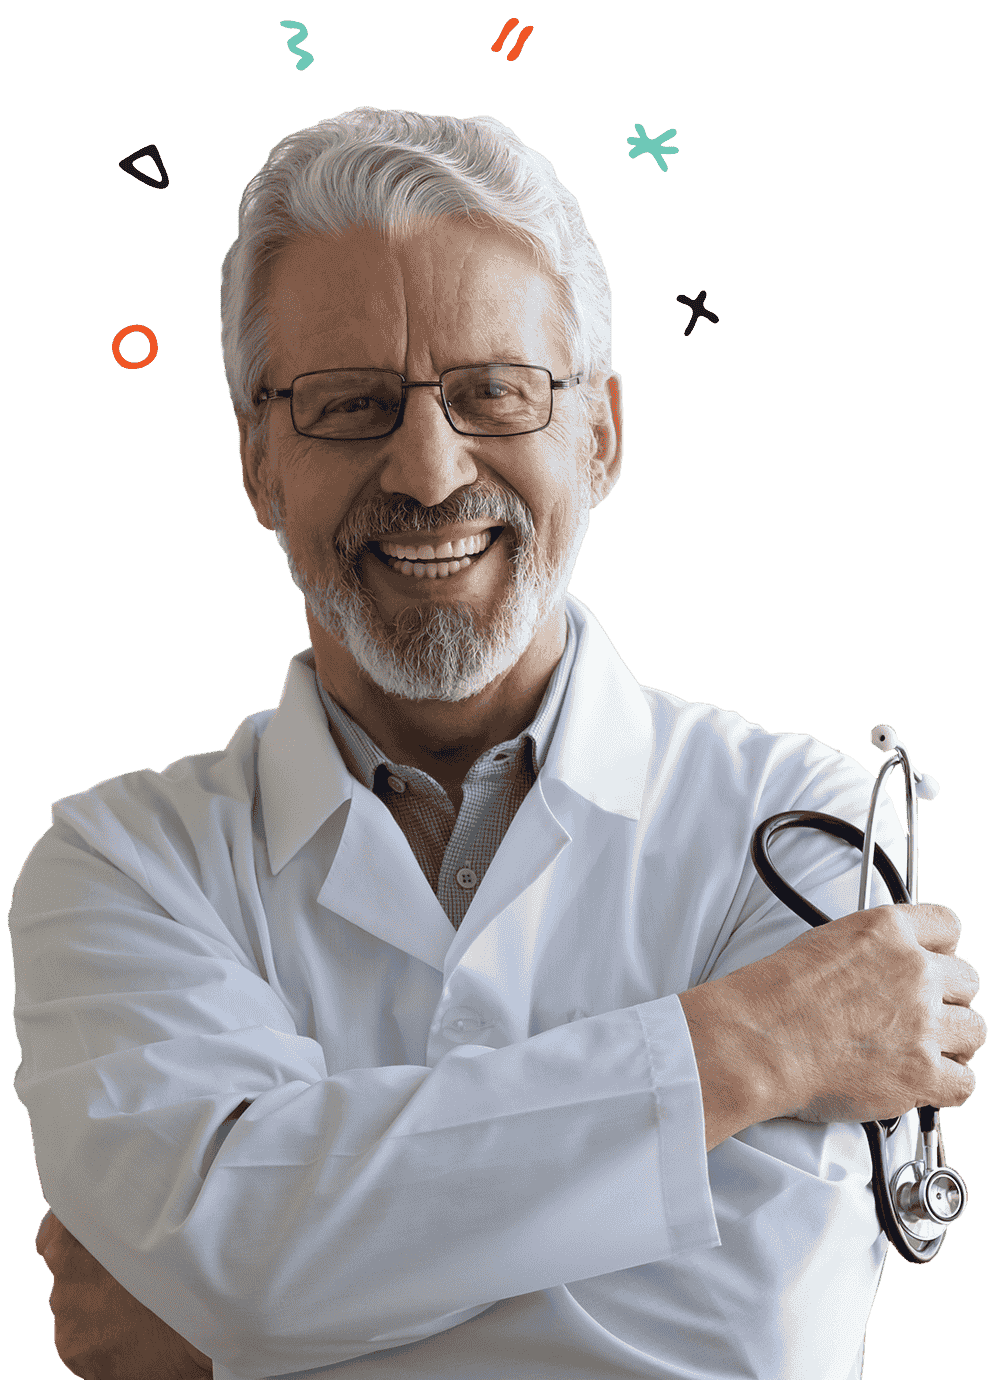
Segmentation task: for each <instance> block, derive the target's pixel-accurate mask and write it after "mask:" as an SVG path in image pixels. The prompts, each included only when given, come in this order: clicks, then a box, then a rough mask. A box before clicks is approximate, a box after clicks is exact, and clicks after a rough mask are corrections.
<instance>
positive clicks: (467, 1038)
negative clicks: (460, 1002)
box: [441, 1006, 493, 1045]
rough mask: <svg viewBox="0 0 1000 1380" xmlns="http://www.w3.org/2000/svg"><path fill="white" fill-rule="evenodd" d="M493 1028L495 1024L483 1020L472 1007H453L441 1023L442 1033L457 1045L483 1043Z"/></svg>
mask: <svg viewBox="0 0 1000 1380" xmlns="http://www.w3.org/2000/svg"><path fill="white" fill-rule="evenodd" d="M492 1028H493V1022H492V1021H485V1020H483V1017H482V1015H481V1014H480V1013H479V1012H478V1011H477V1010H476V1009H475V1008H474V1007H472V1006H453V1007H452V1008H451V1010H450V1011H448V1012H447V1013H446V1015H445V1018H444V1020H443V1021H442V1023H441V1033H442V1034H443V1035H444V1036H445V1038H446V1039H448V1040H451V1041H452V1043H454V1044H457V1045H460V1044H472V1043H477V1042H481V1041H482V1039H483V1037H484V1036H485V1034H486V1033H487V1031H489V1030H492Z"/></svg>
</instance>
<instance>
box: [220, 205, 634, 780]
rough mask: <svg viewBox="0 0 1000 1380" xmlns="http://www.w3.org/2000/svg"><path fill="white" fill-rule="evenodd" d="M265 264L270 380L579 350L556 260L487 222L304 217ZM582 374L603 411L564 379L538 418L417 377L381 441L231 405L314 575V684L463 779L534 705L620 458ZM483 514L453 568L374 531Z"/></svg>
mask: <svg viewBox="0 0 1000 1380" xmlns="http://www.w3.org/2000/svg"><path fill="white" fill-rule="evenodd" d="M270 278H271V283H270V286H271V297H270V301H271V304H272V314H271V325H272V329H271V335H270V350H271V358H270V363H269V368H268V371H267V372H268V382H269V384H270V385H271V386H274V387H288V386H289V384H290V383H291V380H292V379H293V378H294V377H295V375H297V374H299V373H306V372H309V371H312V370H316V369H322V368H347V367H350V366H352V365H359V366H360V365H365V366H368V367H374V368H385V369H392V370H394V371H398V372H400V373H403V374H404V375H405V377H406V378H407V379H408V380H410V381H416V380H427V379H433V378H436V377H439V376H440V374H441V373H442V372H443V371H444V370H445V369H447V368H450V367H454V366H455V365H458V364H468V363H473V362H486V361H488V360H497V359H506V360H509V361H511V362H521V363H526V364H541V365H544V366H545V367H547V368H549V369H550V370H551V372H552V374H553V376H554V377H556V378H564V377H567V376H569V375H571V374H572V373H573V372H574V371H573V368H572V363H573V361H572V360H571V358H570V357H569V355H568V352H567V350H566V346H565V340H564V338H563V335H562V326H561V321H560V315H559V310H558V298H557V295H556V294H555V293H554V291H553V289H552V286H551V283H550V280H549V277H548V275H547V274H544V273H542V272H541V271H540V270H539V269H538V267H537V266H536V264H535V262H534V258H533V256H532V255H531V254H530V253H528V251H526V250H524V249H523V248H522V247H520V246H518V245H517V244H515V243H513V242H512V241H511V239H510V237H508V236H504V235H501V234H498V233H497V232H496V231H485V232H484V231H482V230H473V229H471V228H470V227H468V226H467V225H466V224H464V223H463V222H454V221H442V222H439V223H436V224H432V225H426V226H425V227H424V229H423V231H422V232H421V233H419V234H414V235H410V236H408V237H406V238H405V239H404V240H402V241H401V242H400V243H399V245H398V246H393V245H391V244H389V243H388V242H387V241H386V238H385V237H384V236H381V235H380V234H379V233H378V232H375V231H372V230H358V229H355V230H353V231H352V232H350V233H349V234H346V235H343V236H339V237H331V236H325V237H324V236H316V235H314V236H308V237H305V236H304V237H300V238H299V239H298V240H296V241H295V242H294V243H293V244H291V245H290V246H288V247H287V249H286V251H285V253H284V254H282V255H280V256H278V257H277V258H276V259H275V261H274V263H273V265H272V267H271V275H270ZM276 307H280V311H277V310H274V308H276ZM594 383H595V385H596V388H597V392H598V396H600V397H603V402H601V403H600V404H599V405H598V406H597V408H596V409H595V410H596V413H597V417H596V420H592V419H591V417H590V409H588V408H587V407H586V406H585V405H584V404H583V399H582V397H581V395H580V392H579V390H578V389H571V390H565V391H562V392H557V393H556V394H555V395H554V404H553V417H552V421H551V422H550V424H549V426H548V427H547V428H546V429H545V430H544V431H542V432H536V433H532V434H527V435H523V436H516V437H479V436H463V435H459V434H457V433H455V432H454V431H452V429H451V427H450V426H449V424H448V422H447V419H446V415H445V413H444V408H443V405H442V402H441V398H440V394H439V393H437V392H436V391H433V390H431V389H413V390H408V393H407V400H406V411H405V415H404V420H403V423H402V426H401V427H400V428H399V430H398V431H396V432H395V433H394V434H393V435H392V436H390V437H385V438H381V439H379V440H376V441H371V442H355V443H351V442H344V443H333V444H332V443H330V442H324V441H321V440H314V439H309V438H304V437H301V436H299V435H298V434H297V433H296V432H295V431H294V429H293V428H292V426H291V418H290V410H289V405H288V403H287V402H286V401H283V400H281V401H277V402H272V403H271V404H270V405H269V406H268V407H267V408H266V410H265V418H264V420H265V427H264V428H263V429H262V435H261V439H260V443H259V444H258V445H254V444H253V441H254V439H255V438H254V437H253V436H252V435H251V431H250V428H249V426H248V425H247V423H246V420H245V419H241V421H240V431H241V436H242V441H243V444H242V450H243V458H244V478H245V483H246V487H247V491H248V493H249V495H250V497H251V499H252V501H253V502H254V506H255V507H256V509H257V514H258V519H259V520H260V521H261V523H262V524H263V525H264V526H265V527H268V528H270V529H272V530H274V531H275V533H276V535H277V537H278V540H279V542H280V543H281V545H282V547H283V549H284V550H285V553H286V556H287V557H288V560H289V567H290V569H291V571H292V575H293V578H294V579H295V581H296V583H297V584H298V585H299V588H300V589H302V591H303V593H304V594H305V595H306V602H307V619H308V621H309V625H310V632H311V633H312V639H313V647H314V652H315V655H316V662H317V669H318V672H319V674H320V677H321V679H322V681H323V683H324V685H325V686H326V688H327V690H328V691H329V693H330V694H331V695H332V696H333V697H334V698H335V699H337V700H338V701H339V702H340V703H341V704H342V705H343V706H344V708H345V709H347V711H348V712H349V713H350V714H351V715H352V717H354V718H355V719H356V720H357V722H359V723H360V724H361V726H362V727H363V728H365V729H366V731H368V732H369V733H371V734H372V736H374V737H376V739H377V740H378V741H380V742H381V743H382V745H383V747H384V748H385V750H386V751H391V750H392V748H393V747H395V748H396V750H397V751H398V752H399V753H400V755H399V756H398V757H397V758H396V760H399V761H409V762H410V763H411V764H413V765H419V766H423V767H424V768H425V769H427V770H431V771H432V772H434V768H435V767H437V768H438V772H437V773H436V774H438V779H439V780H442V784H448V783H447V782H445V781H444V780H443V778H442V775H441V774H440V772H441V767H442V763H443V762H446V763H447V764H448V771H449V772H450V773H453V775H454V777H455V778H457V779H461V776H464V769H467V767H468V766H469V765H471V761H472V760H475V756H478V755H479V753H480V752H482V751H484V750H485V749H486V748H487V747H488V746H490V745H491V744H492V743H493V742H500V741H503V740H504V739H505V738H507V737H510V736H511V735H512V734H513V733H517V732H520V731H521V730H522V729H523V728H524V727H525V726H526V725H527V724H528V723H529V722H530V721H531V718H532V717H533V714H534V713H535V712H537V708H538V705H539V704H540V703H541V698H542V696H543V694H544V689H545V685H546V684H547V682H548V678H549V676H550V675H551V672H552V670H553V669H554V667H555V664H556V663H557V661H558V659H559V656H560V655H561V652H562V648H563V646H564V642H565V619H564V615H563V610H564V605H565V594H566V588H567V586H568V582H569V578H570V576H571V574H572V569H573V565H574V564H575V560H576V556H577V554H578V551H579V548H580V545H581V543H582V541H583V537H584V535H585V533H586V530H587V525H588V522H589V514H590V509H591V507H593V506H594V505H595V504H596V503H597V502H599V501H600V500H601V499H602V498H603V497H604V496H605V495H606V494H607V493H608V492H609V491H610V489H611V487H612V486H613V483H614V481H615V479H616V478H617V474H618V466H619V463H620V454H619V452H620V444H619V435H620V423H619V418H618V413H617V407H618V391H617V387H618V380H617V378H616V376H614V375H610V376H609V375H603V376H596V377H595V380H594ZM484 522H486V523H488V524H489V525H490V526H491V527H495V526H502V527H503V529H504V530H503V532H502V533H501V535H500V537H499V538H498V539H497V541H496V542H494V544H493V547H492V548H490V549H489V550H487V551H486V552H485V553H484V554H483V555H482V557H480V558H479V560H477V561H475V562H474V563H473V565H472V566H471V567H469V568H468V569H467V570H463V571H462V572H461V573H460V574H458V575H452V576H450V577H448V579H446V580H437V581H432V580H427V579H425V580H419V581H418V580H416V579H406V578H404V577H402V576H399V575H396V574H395V573H394V572H391V571H389V570H388V567H386V566H384V565H383V564H382V563H381V562H380V561H379V560H378V558H377V557H375V556H374V555H372V554H371V552H370V550H368V549H367V547H368V543H370V542H371V541H372V540H373V539H374V538H376V537H378V536H380V535H390V534H392V535H396V534H399V533H405V532H415V531H422V532H424V533H425V534H426V533H428V532H432V531H434V530H436V529H440V528H442V527H443V526H445V525H451V526H452V527H453V528H457V530H456V531H454V535H456V536H457V535H460V534H461V533H462V532H463V531H469V530H474V528H470V526H469V524H477V525H478V526H479V527H481V526H482V525H483V523H484ZM449 535H451V534H449ZM425 539H426V537H425ZM421 544H422V543H421ZM429 764H430V765H429ZM463 768H464V769H463ZM451 784H452V785H453V784H455V781H454V779H452V780H451Z"/></svg>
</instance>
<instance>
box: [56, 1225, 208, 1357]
mask: <svg viewBox="0 0 1000 1380" xmlns="http://www.w3.org/2000/svg"><path fill="white" fill-rule="evenodd" d="M35 1249H36V1250H37V1251H38V1254H39V1255H40V1256H41V1257H42V1259H43V1260H44V1261H45V1263H46V1265H47V1266H48V1267H49V1269H50V1270H51V1271H52V1274H53V1276H54V1282H53V1285H52V1293H51V1294H50V1295H49V1306H50V1308H51V1309H52V1312H53V1313H54V1314H55V1320H56V1326H55V1340H56V1351H57V1352H58V1353H59V1359H60V1360H61V1361H62V1363H63V1365H65V1366H66V1367H67V1368H68V1369H69V1370H71V1371H72V1372H73V1374H74V1375H79V1376H82V1377H83V1380H204V1377H205V1376H206V1375H211V1374H212V1361H211V1358H210V1357H208V1356H206V1355H205V1353H204V1352H203V1351H199V1350H198V1348H197V1347H195V1346H192V1345H191V1343H190V1342H186V1341H185V1340H184V1338H183V1337H182V1336H181V1335H180V1333H179V1332H175V1331H174V1330H173V1328H172V1327H169V1326H168V1325H167V1324H166V1323H165V1322H164V1321H163V1319H162V1318H158V1317H157V1316H156V1314H155V1313H152V1312H150V1310H149V1309H148V1308H147V1307H145V1305H144V1304H141V1303H140V1302H139V1300H138V1299H135V1298H133V1297H132V1295H131V1294H130V1293H129V1292H128V1290H127V1289H125V1288H123V1287H122V1285H120V1284H119V1283H118V1281H117V1280H116V1279H115V1278H114V1276H113V1275H110V1274H108V1272H107V1270H106V1269H105V1268H104V1266H103V1265H101V1264H100V1262H99V1261H97V1260H95V1259H94V1257H93V1256H92V1255H91V1254H90V1252H89V1251H88V1250H87V1249H86V1247H85V1246H81V1244H80V1242H79V1241H77V1239H76V1237H75V1236H72V1235H71V1234H70V1233H69V1232H68V1231H67V1230H66V1228H65V1227H64V1226H63V1224H62V1223H61V1222H60V1221H59V1219H58V1218H57V1217H56V1216H55V1215H54V1214H53V1213H51V1212H50V1213H48V1214H47V1215H46V1216H45V1217H44V1218H43V1219H42V1224H41V1226H40V1227H39V1229H38V1235H37V1236H36V1237H35Z"/></svg>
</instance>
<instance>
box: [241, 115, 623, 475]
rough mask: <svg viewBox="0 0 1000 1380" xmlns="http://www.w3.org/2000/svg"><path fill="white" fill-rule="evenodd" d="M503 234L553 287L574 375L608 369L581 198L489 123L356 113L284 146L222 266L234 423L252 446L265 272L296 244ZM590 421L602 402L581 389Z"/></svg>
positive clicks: (253, 192)
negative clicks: (350, 235) (455, 231)
mask: <svg viewBox="0 0 1000 1380" xmlns="http://www.w3.org/2000/svg"><path fill="white" fill-rule="evenodd" d="M433 216H450V217H453V218H458V219H464V220H467V221H469V222H470V223H471V224H473V225H478V226H483V227H486V228H491V229H495V230H500V231H502V232H505V233H506V234H508V235H509V236H510V237H511V238H512V239H513V240H514V241H516V242H517V243H519V244H521V245H522V246H524V247H525V248H527V249H528V250H529V251H530V252H531V253H532V254H533V256H534V258H535V260H536V262H537V263H538V265H539V267H540V268H541V269H542V270H543V271H544V272H546V273H547V275H548V276H549V277H550V278H551V280H552V282H553V285H554V288H555V290H556V295H557V301H558V303H559V312H560V318H561V320H560V324H561V326H562V329H563V332H564V335H565V338H566V344H567V347H568V349H569V352H570V355H571V357H572V359H573V365H572V369H573V372H575V373H576V372H578V373H582V374H583V375H584V379H585V380H589V379H590V378H591V377H592V376H593V375H594V374H595V373H598V372H607V371H610V369H611V289H610V287H609V284H608V278H607V274H606V273H605V270H604V264H603V263H602V261H601V256H600V254H599V253H598V251H597V247H596V245H595V244H594V242H593V240H592V239H591V238H590V235H589V233H588V232H587V227H586V226H585V225H584V222H583V216H582V215H581V213H580V207H579V204H578V203H577V200H576V198H575V197H574V196H573V195H572V194H571V193H570V192H568V191H567V190H566V188H565V187H564V186H563V185H562V183H561V182H560V181H559V180H558V178H557V177H556V174H555V169H554V168H553V166H552V164H551V163H550V162H549V161H548V159H546V158H543V157H542V155H541V154H539V153H536V152H535V150H534V149H530V148H528V146H527V145H526V144H523V143H522V142H521V141H520V139H518V137H517V135H516V134H515V133H514V132H513V130H510V129H508V128H507V126H506V125H503V124H501V123H500V121H499V120H495V119H493V118H492V117H491V116H488V115H481V116H475V117H473V118H470V119H464V120H462V119H456V118H454V117H452V116H448V115H418V114H415V113H413V112H412V111H407V110H377V109H375V108H373V107H371V106H361V107H359V109H357V110H351V111H348V112H347V113H346V114H344V115H338V116H337V118H336V119H332V120H321V121H320V122H319V124H316V125H312V126H311V127H310V128H308V129H302V130H299V132H298V133H297V134H290V135H289V136H288V138H287V139H283V140H282V141H281V143H280V144H277V145H276V146H275V147H274V148H273V149H272V150H271V153H270V156H269V157H268V160H267V162H266V163H265V164H264V166H263V168H261V170H260V172H259V173H257V175H256V177H254V178H253V179H252V180H251V181H250V183H249V184H248V186H247V188H246V190H245V192H244V193H243V200H242V202H241V203H240V216H239V235H238V236H237V239H236V241H235V243H234V244H233V246H232V247H231V249H230V250H229V253H228V254H227V255H226V257H225V260H224V262H223V265H222V353H223V358H224V360H225V366H226V378H227V379H228V382H229V393H230V396H231V398H232V400H233V407H234V408H235V410H236V415H237V417H239V418H240V420H241V421H243V422H245V423H246V424H247V426H248V428H249V440H250V445H251V449H254V448H256V445H257V444H258V443H259V439H260V435H261V431H262V426H263V406H262V404H259V403H257V402H256V398H257V395H258V391H259V390H260V389H261V388H263V387H266V386H267V383H266V373H267V365H268V358H267V350H268V341H267V331H268V316H267V309H266V293H267V279H268V272H269V268H270V265H271V264H273V262H274V260H275V258H276V257H277V256H278V255H279V254H280V253H281V251H282V249H283V248H284V246H285V245H286V244H287V243H288V242H289V241H290V240H292V239H294V238H295V237H297V236H299V235H303V234H317V233H319V234H334V235H335V234H342V233H344V232H345V231H346V230H348V229H350V228H351V227H352V226H360V227H367V228H371V229H375V230H378V231H379V232H381V233H382V234H384V235H385V236H386V238H387V240H388V241H389V243H390V244H394V243H399V242H401V241H402V240H403V239H405V238H406V236H407V235H408V234H409V233H412V231H413V230H414V229H415V228H418V226H419V224H420V223H421V222H423V221H425V220H426V219H427V218H428V217H433ZM580 394H581V401H582V402H583V404H584V408H585V411H586V412H587V414H588V416H590V415H592V413H593V409H594V408H595V407H596V406H597V405H598V397H597V395H596V394H593V393H592V392H591V390H590V389H589V388H586V387H585V388H582V389H581V390H580Z"/></svg>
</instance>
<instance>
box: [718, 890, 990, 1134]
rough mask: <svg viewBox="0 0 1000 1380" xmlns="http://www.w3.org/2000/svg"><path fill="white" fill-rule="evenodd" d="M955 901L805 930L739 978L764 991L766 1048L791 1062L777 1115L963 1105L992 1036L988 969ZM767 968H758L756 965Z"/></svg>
mask: <svg viewBox="0 0 1000 1380" xmlns="http://www.w3.org/2000/svg"><path fill="white" fill-rule="evenodd" d="M961 928H962V927H961V924H960V922H959V919H958V916H957V915H956V914H955V913H954V911H952V910H949V909H948V908H947V906H936V905H895V906H877V907H875V908H874V909H873V910H867V911H859V912H856V913H855V914H853V915H845V916H844V917H843V918H842V919H840V920H833V921H831V922H830V923H829V924H827V925H821V926H819V927H818V928H816V929H812V930H809V931H807V932H806V933H805V934H801V935H799V936H798V937H797V938H796V939H794V940H793V941H792V942H791V943H790V944H788V945H786V947H785V948H784V949H779V951H778V952H777V953H775V954H772V955H771V956H770V957H769V958H767V959H764V960H762V962H760V963H759V964H751V965H749V966H748V967H747V968H745V969H742V970H741V971H740V972H738V973H734V974H732V975H731V976H732V977H733V978H735V979H741V980H742V982H743V983H744V984H745V985H746V986H745V988H744V990H745V991H751V990H752V992H753V1000H754V1003H755V1011H756V1013H757V1022H758V1030H759V1038H758V1041H757V1048H758V1050H759V1051H760V1052H762V1053H764V1054H765V1055H766V1056H767V1055H769V1056H770V1057H771V1058H772V1059H774V1060H776V1061H777V1063H779V1064H780V1066H781V1069H780V1074H779V1076H778V1077H777V1079H776V1086H777V1088H778V1089H779V1097H780V1099H781V1101H783V1102H784V1103H785V1105H784V1106H781V1105H780V1104H779V1107H778V1109H776V1111H775V1112H774V1113H772V1115H778V1116H787V1117H796V1118H798V1119H799V1120H800V1121H812V1122H827V1121H880V1120H883V1119H886V1118H889V1117H894V1116H901V1115H903V1114H904V1113H906V1112H908V1111H910V1110H912V1108H914V1107H921V1106H932V1107H960V1106H961V1105H962V1103H963V1102H965V1100H966V1099H967V1098H968V1097H969V1095H970V1094H971V1092H972V1090H973V1088H974V1087H975V1084H976V1078H975V1074H974V1073H973V1072H972V1070H971V1069H970V1068H969V1067H968V1061H969V1060H970V1059H971V1058H972V1056H973V1055H974V1054H975V1052H976V1050H977V1049H979V1048H980V1046H981V1045H982V1044H983V1042H984V1041H985V1039H986V1022H985V1021H984V1020H983V1018H982V1016H980V1015H979V1013H978V1012H977V1011H973V1010H972V1009H971V1002H972V999H973V997H974V996H975V995H976V993H977V991H978V990H979V975H978V974H977V972H976V970H975V968H973V967H972V965H971V963H968V962H966V960H965V959H964V958H959V957H958V956H957V954H956V953H955V947H956V945H957V943H958V939H959V935H960V933H961ZM755 970H757V971H755Z"/></svg>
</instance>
